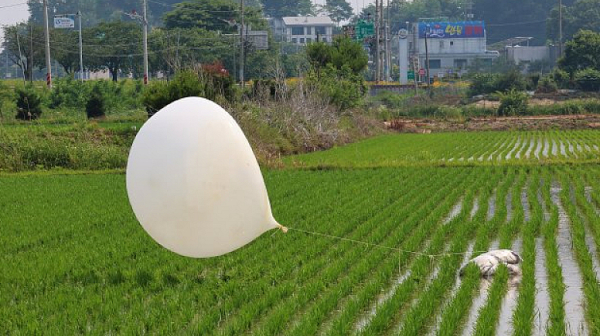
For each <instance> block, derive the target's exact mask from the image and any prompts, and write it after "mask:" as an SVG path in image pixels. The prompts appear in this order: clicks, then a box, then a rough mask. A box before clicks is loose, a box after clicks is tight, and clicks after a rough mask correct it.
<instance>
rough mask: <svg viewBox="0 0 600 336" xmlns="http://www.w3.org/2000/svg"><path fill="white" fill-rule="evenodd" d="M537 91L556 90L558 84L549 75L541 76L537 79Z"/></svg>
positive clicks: (549, 91) (550, 91)
mask: <svg viewBox="0 0 600 336" xmlns="http://www.w3.org/2000/svg"><path fill="white" fill-rule="evenodd" d="M536 91H537V92H539V93H552V92H556V91H558V85H557V84H556V82H555V81H554V78H553V77H552V76H550V75H548V76H544V77H542V78H541V79H540V80H539V81H538V85H537V90H536Z"/></svg>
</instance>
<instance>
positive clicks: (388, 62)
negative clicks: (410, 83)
mask: <svg viewBox="0 0 600 336" xmlns="http://www.w3.org/2000/svg"><path fill="white" fill-rule="evenodd" d="M382 1H383V0H382ZM382 5H383V2H382ZM386 14H387V15H386V16H387V18H386V23H385V80H386V81H389V80H390V78H391V71H392V50H391V48H390V39H391V32H390V0H387V6H386Z"/></svg>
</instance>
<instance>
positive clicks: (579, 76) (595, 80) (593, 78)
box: [574, 68, 600, 91]
mask: <svg viewBox="0 0 600 336" xmlns="http://www.w3.org/2000/svg"><path fill="white" fill-rule="evenodd" d="M574 79H575V83H576V84H577V87H578V88H580V89H581V90H583V91H600V71H598V70H596V69H592V68H587V69H583V70H579V71H577V72H575V76H574Z"/></svg>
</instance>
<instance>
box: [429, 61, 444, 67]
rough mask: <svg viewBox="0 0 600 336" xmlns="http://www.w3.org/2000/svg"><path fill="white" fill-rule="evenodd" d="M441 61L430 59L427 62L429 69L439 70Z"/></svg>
mask: <svg viewBox="0 0 600 336" xmlns="http://www.w3.org/2000/svg"><path fill="white" fill-rule="evenodd" d="M441 68H442V61H441V60H439V59H437V60H436V59H430V60H429V69H441Z"/></svg>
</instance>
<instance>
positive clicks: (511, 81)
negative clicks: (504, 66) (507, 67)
mask: <svg viewBox="0 0 600 336" xmlns="http://www.w3.org/2000/svg"><path fill="white" fill-rule="evenodd" d="M526 88H527V80H526V79H525V77H523V75H522V74H521V73H520V72H519V71H518V70H511V71H509V72H507V73H505V74H485V73H484V74H476V75H474V76H473V78H472V80H471V85H470V86H469V91H468V94H469V95H470V96H475V95H480V94H489V93H494V92H498V91H500V92H508V91H510V90H513V89H514V90H518V91H522V90H525V89H526Z"/></svg>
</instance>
